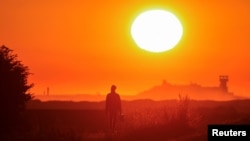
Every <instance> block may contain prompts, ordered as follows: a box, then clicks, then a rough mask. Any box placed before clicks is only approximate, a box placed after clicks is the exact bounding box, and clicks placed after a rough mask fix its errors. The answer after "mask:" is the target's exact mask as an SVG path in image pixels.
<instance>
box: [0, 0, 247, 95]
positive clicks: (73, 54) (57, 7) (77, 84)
mask: <svg viewBox="0 0 250 141" xmlns="http://www.w3.org/2000/svg"><path fill="white" fill-rule="evenodd" d="M249 6H250V1H248V0H237V1H236V0H221V1H218V0H210V1H206V2H204V1H200V0H191V1H190V0H178V1H166V0H148V1H146V2H145V1H143V0H138V1H136V2H135V1H133V0H120V1H117V0H106V1H103V0H102V1H101V0H92V1H91V2H90V1H88V2H87V1H83V0H72V1H68V0H52V1H51V0H36V1H34V0H25V1H20V0H1V1H0V19H1V22H0V45H3V44H4V45H6V46H7V47H9V48H11V49H13V50H14V52H15V53H17V54H18V57H19V59H20V60H22V62H23V63H24V64H25V65H27V66H28V67H29V68H30V71H31V72H32V73H33V75H32V76H30V79H29V81H30V82H32V83H34V84H35V87H34V88H32V90H31V91H32V92H33V93H34V94H35V95H36V94H37V95H38V94H43V92H44V91H45V90H46V88H47V87H49V88H50V93H51V94H82V93H87V94H96V93H100V94H106V93H108V91H109V88H110V85H111V84H116V85H117V86H118V89H117V91H118V92H119V93H120V94H121V95H133V94H137V93H138V92H140V91H143V90H145V89H148V88H150V87H152V86H154V85H158V84H160V83H161V81H162V80H163V79H166V80H167V81H168V82H170V83H173V84H189V83H190V82H191V81H192V82H195V83H198V84H201V85H203V86H218V84H219V81H218V76H219V75H221V74H222V75H224V74H226V75H229V83H228V86H229V91H233V92H234V93H235V94H238V95H242V96H250V94H249V93H248V92H249V90H250V85H249V84H250V83H249V82H250V73H249V72H250V65H249V61H250V51H249V47H250V40H249V35H250V26H249V25H250V17H249V13H250V8H249ZM151 8H164V9H166V10H169V11H171V12H172V13H174V14H175V15H176V16H177V17H179V19H180V21H181V22H182V24H183V28H184V35H183V38H182V40H181V42H180V43H179V44H178V45H177V46H176V47H175V48H174V49H172V50H171V51H168V52H164V53H149V52H146V51H143V50H141V49H140V48H138V47H137V46H136V44H135V43H134V42H133V40H132V38H131V36H130V26H131V23H132V21H133V19H134V18H135V17H136V15H137V14H139V13H140V12H142V11H144V10H147V9H151Z"/></svg>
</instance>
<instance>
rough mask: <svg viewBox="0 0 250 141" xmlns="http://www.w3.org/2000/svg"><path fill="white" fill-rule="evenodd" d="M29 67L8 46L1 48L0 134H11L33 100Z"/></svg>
mask: <svg viewBox="0 0 250 141" xmlns="http://www.w3.org/2000/svg"><path fill="white" fill-rule="evenodd" d="M29 75H30V73H29V70H28V67H27V66H24V65H23V64H22V63H21V61H19V60H17V55H16V54H13V50H11V49H9V48H8V47H6V46H4V45H3V46H1V47H0V114H1V119H0V129H1V131H0V134H4V133H9V132H11V131H12V129H15V127H13V126H16V125H17V124H18V122H19V121H18V120H19V117H20V114H21V112H22V111H23V110H24V109H25V104H26V102H27V101H29V100H31V99H32V96H31V94H30V93H29V89H30V88H31V87H32V86H33V84H28V81H27V78H28V76H29Z"/></svg>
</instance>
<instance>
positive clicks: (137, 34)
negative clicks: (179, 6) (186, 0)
mask: <svg viewBox="0 0 250 141" xmlns="http://www.w3.org/2000/svg"><path fill="white" fill-rule="evenodd" d="M182 34H183V28H182V25H181V22H180V21H179V20H178V18H177V17H176V16H175V15H174V14H172V13H171V12H168V11H165V10H149V11H146V12H143V13H141V14H140V15H138V16H137V17H136V19H135V20H134V21H133V23H132V26H131V35H132V38H133V39H134V41H135V43H136V44H137V45H138V46H139V47H140V48H142V49H144V50H147V51H150V52H164V51H167V50H170V49H172V48H174V47H175V46H176V45H177V44H178V42H179V41H180V39H181V37H182Z"/></svg>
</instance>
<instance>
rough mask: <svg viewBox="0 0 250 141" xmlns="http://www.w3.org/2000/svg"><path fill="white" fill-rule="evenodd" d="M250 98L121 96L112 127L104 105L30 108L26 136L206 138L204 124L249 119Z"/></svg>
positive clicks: (93, 140) (47, 140)
mask: <svg viewBox="0 0 250 141" xmlns="http://www.w3.org/2000/svg"><path fill="white" fill-rule="evenodd" d="M248 107H250V100H237V101H236V100H235V101H224V102H218V101H194V100H190V99H188V97H183V98H180V99H179V100H170V101H151V100H137V101H130V102H128V101H127V102H126V101H124V102H123V114H124V121H118V125H117V130H116V132H115V133H111V132H110V130H109V128H108V119H107V116H106V115H105V112H104V109H91V110H87V109H29V110H27V111H26V112H25V113H24V117H25V118H24V119H25V127H26V128H25V132H23V133H22V134H21V135H20V137H19V138H20V139H23V140H26V141H102V140H121V141H127V140H129V141H206V140H207V125H208V124H250V110H249V108H248Z"/></svg>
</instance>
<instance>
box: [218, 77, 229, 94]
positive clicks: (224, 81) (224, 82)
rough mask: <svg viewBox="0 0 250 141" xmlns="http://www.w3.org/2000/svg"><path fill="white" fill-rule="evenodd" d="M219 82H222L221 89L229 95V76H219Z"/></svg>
mask: <svg viewBox="0 0 250 141" xmlns="http://www.w3.org/2000/svg"><path fill="white" fill-rule="evenodd" d="M219 80H220V86H219V87H220V89H221V90H222V91H223V92H225V93H227V92H228V87H227V82H228V76H227V75H220V76H219Z"/></svg>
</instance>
